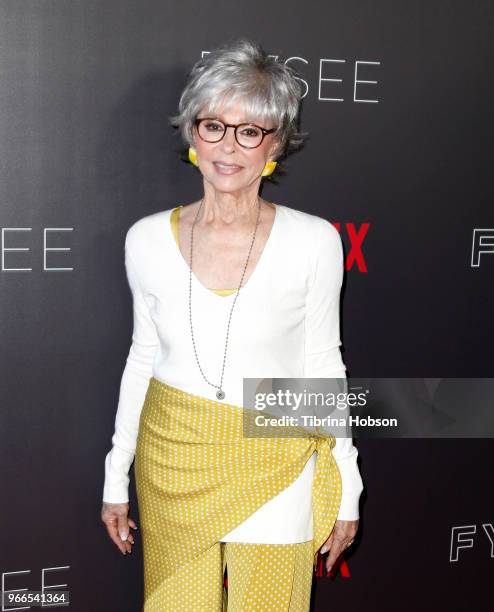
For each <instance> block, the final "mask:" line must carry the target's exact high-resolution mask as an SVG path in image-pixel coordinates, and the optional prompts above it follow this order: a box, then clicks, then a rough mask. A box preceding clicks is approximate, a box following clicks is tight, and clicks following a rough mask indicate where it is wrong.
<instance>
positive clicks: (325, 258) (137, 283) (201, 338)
mask: <svg viewBox="0 0 494 612" xmlns="http://www.w3.org/2000/svg"><path fill="white" fill-rule="evenodd" d="M172 210H173V209H168V210H165V211H160V212H157V213H154V214H151V215H148V216H146V217H143V218H141V219H139V220H138V221H136V222H135V223H134V224H133V225H132V226H131V227H130V228H129V230H128V231H127V234H126V238H125V266H126V272H127V278H128V282H129V286H130V288H131V291H132V296H133V317H134V326H133V334H132V344H131V346H130V350H129V354H128V357H127V361H126V365H125V368H124V371H123V374H122V379H121V385H120V395H119V401H118V407H117V413H116V418H115V432H114V435H113V437H112V444H113V446H112V449H111V450H110V452H109V453H108V454H107V456H106V459H105V483H104V489H103V501H106V502H111V503H123V502H127V501H128V500H129V497H128V486H129V470H130V466H131V464H132V462H133V459H134V456H135V448H136V441H137V433H138V428H139V418H140V414H141V410H142V406H143V403H144V399H145V395H146V391H147V387H148V384H149V379H150V377H151V376H154V377H155V378H156V379H158V380H161V381H162V382H164V383H167V384H169V385H171V386H174V387H177V388H179V389H183V390H184V391H187V392H189V393H193V394H195V395H201V396H203V397H207V398H210V399H213V400H215V401H221V400H218V399H217V398H216V394H215V392H216V389H214V388H213V387H211V386H210V385H208V384H207V382H205V381H204V379H203V377H202V376H201V373H200V371H199V369H198V367H197V363H196V359H195V355H194V351H193V345H192V340H191V337H190V323H189V312H188V286H189V285H188V284H189V266H188V263H187V262H186V260H185V259H184V257H183V255H182V253H181V252H180V249H179V248H178V245H177V244H176V242H175V239H174V236H173V232H172V228H171V225H170V215H171V212H172ZM342 280H343V249H342V244H341V238H340V236H339V233H338V231H337V230H336V228H335V227H334V226H333V225H332V224H331V223H329V221H327V220H325V219H323V218H321V217H318V216H316V215H312V214H309V213H306V212H303V211H299V210H295V209H293V208H289V207H288V206H284V205H281V204H276V214H275V219H274V223H273V227H272V229H271V232H270V235H269V237H268V240H267V242H266V245H265V247H264V249H263V252H262V253H261V256H260V258H259V260H258V262H257V264H256V267H255V269H254V271H253V272H252V273H251V275H250V277H249V278H248V279H247V282H246V283H245V284H244V285H243V287H242V288H241V290H240V293H239V296H238V298H237V303H236V305H235V308H234V311H233V315H232V319H231V323H230V332H229V344H228V354H227V360H226V365H225V373H224V379H223V389H224V391H225V394H226V397H225V399H224V400H223V401H224V402H226V403H228V404H234V405H238V406H241V405H242V402H243V378H244V377H245V378H249V377H251V378H277V377H279V378H303V377H310V378H324V377H330V378H336V377H338V378H344V377H345V375H346V368H345V365H344V363H343V361H342V358H341V352H340V348H339V347H340V345H341V341H340V329H339V327H340V324H339V303H340V290H341V284H342ZM234 297H235V294H231V295H227V296H224V295H218V294H217V293H215V292H214V291H212V290H211V289H208V288H206V287H205V286H204V285H203V284H202V283H201V282H200V281H199V280H198V279H197V277H196V276H195V275H194V274H192V320H193V326H194V338H195V343H196V347H197V351H198V356H199V360H200V363H201V366H202V368H203V370H204V372H205V374H206V376H207V378H208V379H209V380H213V381H217V380H218V381H219V377H220V374H221V366H222V363H223V351H224V339H225V333H226V325H227V321H228V315H229V312H230V308H231V305H232V300H233V299H234ZM333 456H334V457H335V459H336V462H337V464H338V467H339V470H340V473H341V477H342V502H341V506H340V510H339V513H338V517H337V518H338V519H343V520H354V519H357V518H359V498H360V494H361V492H362V490H363V483H362V479H361V476H360V473H359V470H358V466H357V456H358V451H357V449H356V448H355V446H354V445H353V442H352V438H351V437H347V438H344V437H337V438H336V445H335V447H334V449H333ZM315 461H316V453H313V455H312V457H311V458H310V459H309V461H308V462H307V464H306V465H305V467H304V469H303V470H302V472H301V473H300V475H299V476H298V478H297V479H296V480H295V481H294V482H293V483H292V484H291V485H290V486H289V487H287V488H286V489H284V490H283V491H282V492H281V493H279V494H278V495H277V496H275V497H273V498H272V499H270V500H269V501H268V502H267V503H265V504H264V505H263V506H261V507H260V508H259V509H258V510H257V511H256V512H254V513H253V514H251V515H250V516H249V517H248V518H247V519H246V520H245V521H244V522H243V523H242V524H241V525H239V526H237V527H236V528H235V529H233V530H232V531H231V532H229V533H228V534H225V535H224V536H223V537H222V538H221V540H222V541H238V542H258V543H293V542H304V541H307V540H310V539H312V537H313V517H312V494H311V491H312V489H311V487H312V479H313V474H314V466H315Z"/></svg>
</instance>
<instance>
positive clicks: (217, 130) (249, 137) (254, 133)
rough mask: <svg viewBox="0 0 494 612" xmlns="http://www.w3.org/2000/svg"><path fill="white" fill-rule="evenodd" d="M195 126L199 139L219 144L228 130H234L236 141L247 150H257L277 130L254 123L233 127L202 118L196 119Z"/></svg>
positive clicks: (209, 118)
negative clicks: (265, 138)
mask: <svg viewBox="0 0 494 612" xmlns="http://www.w3.org/2000/svg"><path fill="white" fill-rule="evenodd" d="M194 124H195V126H196V128H197V133H198V134H199V137H200V138H201V139H202V140H204V141H205V142H219V141H220V140H221V139H222V138H223V137H224V136H225V134H226V129H227V128H229V127H231V128H234V129H235V140H236V141H237V142H238V144H239V145H240V146H241V147H244V148H245V149H255V148H256V147H258V146H259V145H260V144H261V142H262V141H263V140H264V137H265V136H266V135H267V134H271V133H272V132H274V131H276V128H271V129H270V130H266V129H265V128H262V127H260V126H259V125H255V124H254V123H239V124H237V125H232V124H231V123H223V121H220V120H219V119H215V118H213V117H201V118H200V119H196V120H195V121H194Z"/></svg>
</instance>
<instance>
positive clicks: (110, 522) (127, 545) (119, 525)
mask: <svg viewBox="0 0 494 612" xmlns="http://www.w3.org/2000/svg"><path fill="white" fill-rule="evenodd" d="M128 513H129V504H128V502H127V503H124V504H110V503H108V502H103V506H102V508H101V520H102V521H103V523H104V524H105V525H106V530H107V531H108V535H109V536H110V538H111V539H112V540H113V542H114V543H115V545H116V546H117V548H118V549H119V550H120V552H122V553H123V554H124V555H125V554H127V553H130V552H132V545H133V544H134V536H133V535H132V534H131V533H129V527H132V529H137V525H136V524H135V521H134V520H133V519H131V518H128Z"/></svg>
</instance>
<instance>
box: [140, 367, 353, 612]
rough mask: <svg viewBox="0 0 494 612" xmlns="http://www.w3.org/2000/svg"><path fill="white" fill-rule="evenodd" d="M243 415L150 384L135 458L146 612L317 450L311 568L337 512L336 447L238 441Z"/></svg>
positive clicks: (330, 442) (328, 441) (329, 442)
mask: <svg viewBox="0 0 494 612" xmlns="http://www.w3.org/2000/svg"><path fill="white" fill-rule="evenodd" d="M244 410H245V409H242V408H240V407H238V406H233V405H230V404H226V403H221V402H216V401H214V400H211V399H208V398H205V397H202V396H198V395H193V394H190V393H187V392H186V391H183V390H181V389H178V388H176V387H172V386H170V385H167V384H166V383H164V382H162V381H159V380H157V379H156V378H154V377H151V379H150V382H149V387H148V389H147V393H146V398H145V401H144V406H143V408H142V412H141V417H140V424H139V434H138V437H137V445H136V455H135V481H136V490H137V497H138V502H139V517H140V522H141V529H140V531H141V537H142V542H143V554H144V599H145V608H144V609H145V611H146V612H151V611H152V610H165V609H167V608H166V607H163V606H164V604H163V602H164V601H165V599H166V597H167V595H166V588H167V587H166V584H167V580H168V579H169V578H170V577H172V576H173V575H174V574H175V573H177V572H183V571H186V569H187V566H188V564H190V563H193V562H196V561H198V560H200V558H202V557H203V555H205V554H206V553H207V552H208V551H209V550H210V549H211V548H212V547H213V546H214V545H215V544H220V542H219V540H220V539H221V537H222V536H223V535H225V534H226V533H228V532H230V531H231V530H232V529H233V528H234V527H236V526H237V525H239V524H240V523H242V522H243V521H244V520H245V519H246V518H247V517H248V516H250V515H251V514H252V513H253V512H255V511H256V510H257V509H258V508H259V507H260V506H262V505H263V504H264V503H266V502H267V501H268V500H269V499H271V498H272V497H274V496H275V495H277V494H278V493H280V492H281V491H282V490H283V489H285V488H286V487H287V486H289V485H290V484H291V483H292V482H293V481H294V480H295V479H296V478H297V476H298V475H299V474H300V472H301V471H302V469H303V467H304V465H305V464H306V462H307V461H308V459H309V457H310V456H311V454H312V453H313V452H314V450H316V451H317V461H316V468H315V473H314V480H313V485H312V493H313V519H314V539H313V540H312V541H311V542H310V544H311V552H312V560H313V566H314V567H315V566H316V563H317V555H318V550H319V548H320V547H321V546H322V544H323V543H324V542H325V541H326V539H327V538H328V537H329V535H330V533H331V531H332V529H333V526H334V523H335V521H336V517H337V514H338V510H339V507H340V503H341V492H342V487H341V476H340V472H339V469H338V465H337V463H336V461H335V459H334V458H333V455H332V452H331V451H332V449H333V448H334V445H335V442H336V441H335V438H334V436H327V437H323V436H304V437H284V438H249V437H244V436H243V412H244ZM223 544H224V543H223ZM226 544H238V543H236V542H228V543H226ZM243 545H244V546H247V544H246V543H243ZM251 546H252V545H251ZM254 546H257V547H258V546H261V545H260V544H255V545H254ZM265 546H276V545H265ZM278 546H285V547H289V546H296V544H295V545H294V544H291V545H289V544H284V545H278ZM179 575H181V574H180V573H178V574H177V579H178V576H179ZM209 578H210V579H211V580H213V579H214V576H210V577H209ZM235 588H237V587H236V586H235V587H234V589H235ZM238 588H240V587H238ZM177 609H181V608H180V607H179V608H177ZM263 609H268V608H263ZM280 609H281V608H280Z"/></svg>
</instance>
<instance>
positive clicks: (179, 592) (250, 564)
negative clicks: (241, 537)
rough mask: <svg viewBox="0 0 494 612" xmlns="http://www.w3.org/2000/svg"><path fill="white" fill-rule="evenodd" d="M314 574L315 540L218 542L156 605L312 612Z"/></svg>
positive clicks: (203, 611) (212, 611)
mask: <svg viewBox="0 0 494 612" xmlns="http://www.w3.org/2000/svg"><path fill="white" fill-rule="evenodd" d="M225 567H226V572H225ZM313 575H314V572H313V564H312V541H309V542H301V543H300V544H250V543H249V544H247V543H240V542H216V544H213V546H212V547H211V548H209V549H208V550H207V551H206V552H205V553H204V554H203V555H202V556H201V557H198V558H197V559H194V560H193V561H192V562H191V563H190V564H188V565H186V566H185V567H183V568H181V569H180V570H179V571H178V572H176V573H175V574H173V576H171V577H170V578H168V579H167V580H166V582H165V584H164V585H163V586H164V588H163V595H162V597H161V604H160V606H161V607H159V608H156V609H157V610H158V609H160V610H163V611H165V610H170V611H171V610H177V611H179V610H180V611H181V610H187V611H190V612H196V611H197V612H217V611H218V612H221V611H226V610H228V612H247V611H248V610H249V611H250V610H252V611H254V610H259V611H262V612H284V611H286V610H289V611H290V612H308V611H309V608H310V596H311V588H312V579H313ZM146 609H147V608H146Z"/></svg>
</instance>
